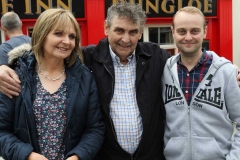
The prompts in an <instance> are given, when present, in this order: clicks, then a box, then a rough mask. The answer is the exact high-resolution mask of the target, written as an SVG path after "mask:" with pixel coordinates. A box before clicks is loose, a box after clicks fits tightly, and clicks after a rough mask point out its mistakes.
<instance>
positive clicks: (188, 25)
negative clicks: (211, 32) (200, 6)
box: [172, 11, 207, 57]
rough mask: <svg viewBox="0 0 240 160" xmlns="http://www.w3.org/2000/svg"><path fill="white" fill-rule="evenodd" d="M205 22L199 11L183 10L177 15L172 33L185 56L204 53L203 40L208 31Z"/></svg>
mask: <svg viewBox="0 0 240 160" xmlns="http://www.w3.org/2000/svg"><path fill="white" fill-rule="evenodd" d="M204 23H205V22H204V19H203V17H202V16H201V15H200V14H198V13H188V12H185V11H181V12H179V13H177V14H176V15H175V18H174V28H172V33H173V38H174V40H175V43H176V45H177V47H178V49H179V50H180V51H181V54H182V55H183V56H190V57H192V56H196V55H201V54H202V51H201V49H202V42H203V39H204V38H206V33H207V27H205V28H204Z"/></svg>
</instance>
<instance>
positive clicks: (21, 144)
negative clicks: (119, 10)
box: [0, 9, 104, 160]
mask: <svg viewBox="0 0 240 160" xmlns="http://www.w3.org/2000/svg"><path fill="white" fill-rule="evenodd" d="M79 43H80V29H79V26H78V23H77V21H76V19H75V18H74V16H73V15H72V13H71V12H70V11H67V10H64V9H48V10H46V11H44V12H43V13H42V14H41V15H40V16H39V18H38V20H37V22H36V23H35V26H34V30H33V33H32V41H31V47H30V46H29V45H26V44H25V45H23V46H19V47H17V48H15V49H13V50H12V51H11V52H10V53H9V54H8V55H9V62H10V64H11V65H14V66H15V71H16V73H17V74H18V76H19V77H20V80H21V88H22V92H21V93H20V95H19V96H16V97H13V98H12V99H11V98H8V97H7V96H5V95H4V94H2V93H0V154H1V156H2V157H3V158H4V159H5V160H36V159H38V160H48V159H49V160H63V159H67V160H80V159H81V160H85V159H86V160H90V159H93V158H94V156H95V155H96V153H97V152H98V150H99V149H100V147H101V145H102V142H103V138H104V124H103V121H102V116H101V111H100V106H99V101H98V93H97V88H96V84H95V81H94V78H93V76H92V74H91V73H90V72H89V70H88V69H87V68H86V67H85V66H84V65H83V64H82V62H81V61H82V60H81V59H82V54H81V51H80V47H79ZM19 56H20V57H19ZM17 57H19V58H17Z"/></svg>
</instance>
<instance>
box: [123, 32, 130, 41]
mask: <svg viewBox="0 0 240 160" xmlns="http://www.w3.org/2000/svg"><path fill="white" fill-rule="evenodd" d="M122 41H123V42H124V43H128V42H130V36H129V34H128V33H125V34H123V36H122Z"/></svg>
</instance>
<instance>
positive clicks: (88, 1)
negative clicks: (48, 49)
mask: <svg viewBox="0 0 240 160" xmlns="http://www.w3.org/2000/svg"><path fill="white" fill-rule="evenodd" d="M129 1H130V2H132V3H138V4H140V5H141V6H142V7H143V9H144V10H145V11H146V13H147V17H148V18H147V22H146V25H145V28H144V32H143V38H142V39H141V41H152V42H155V43H158V44H159V45H160V46H161V47H162V48H165V49H167V50H168V51H169V52H170V53H172V54H176V53H177V52H178V50H177V48H176V46H175V44H174V40H173V38H172V35H171V30H170V27H171V23H172V17H173V15H174V14H175V13H176V11H177V10H178V9H179V8H182V7H184V6H189V5H192V6H196V7H198V8H199V9H201V11H202V12H203V13H204V15H205V17H206V20H207V23H208V24H207V25H208V33H207V37H206V39H205V40H204V42H203V47H204V48H206V49H208V50H213V51H215V52H216V53H218V55H219V56H223V57H225V58H227V59H229V60H231V61H232V60H233V40H232V39H233V38H232V37H233V36H232V35H233V34H232V30H233V29H232V28H233V26H232V0H129ZM115 3H117V0H1V3H0V12H1V15H2V14H4V13H5V12H9V11H11V10H14V11H15V12H16V13H17V14H18V15H19V16H20V18H21V20H22V23H23V32H24V34H26V35H29V36H31V32H32V29H33V26H34V23H35V22H36V19H37V17H38V16H39V14H41V12H43V11H44V10H46V9H48V8H56V7H62V8H65V9H69V10H71V11H72V12H73V13H74V15H75V17H76V19H77V21H78V23H79V26H80V28H81V37H82V40H81V45H83V46H84V45H88V44H97V43H98V41H99V40H100V39H102V38H104V37H105V35H104V25H103V24H104V20H105V16H106V11H107V8H108V7H109V6H111V5H112V4H115ZM1 15H0V16H1ZM4 40H5V37H4V36H3V34H2V35H1V42H3V41H4Z"/></svg>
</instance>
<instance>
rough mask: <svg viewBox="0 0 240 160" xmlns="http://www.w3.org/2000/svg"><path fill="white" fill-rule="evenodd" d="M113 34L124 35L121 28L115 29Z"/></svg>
mask: <svg viewBox="0 0 240 160" xmlns="http://www.w3.org/2000/svg"><path fill="white" fill-rule="evenodd" d="M115 32H116V33H118V34H123V33H124V30H123V29H121V28H117V29H116V30H115Z"/></svg>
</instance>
